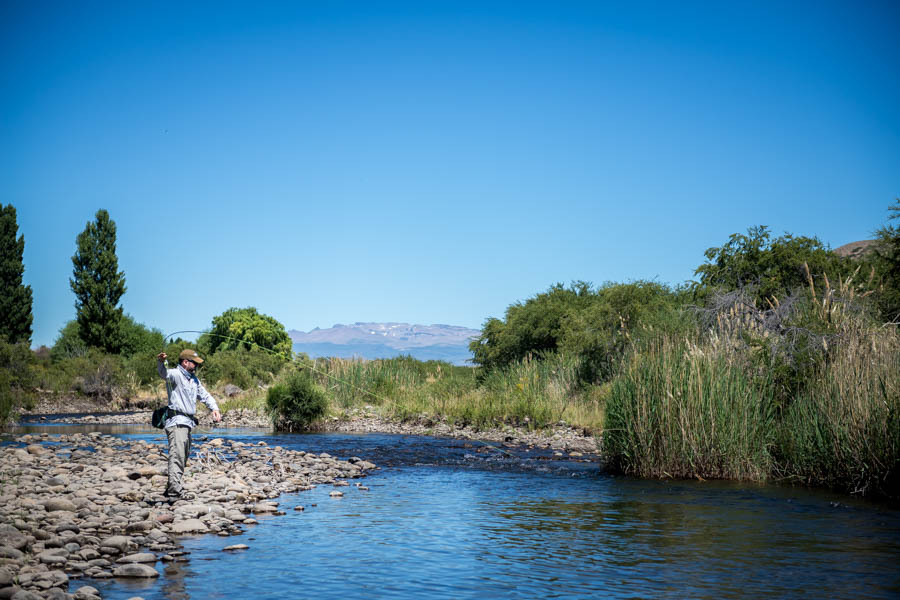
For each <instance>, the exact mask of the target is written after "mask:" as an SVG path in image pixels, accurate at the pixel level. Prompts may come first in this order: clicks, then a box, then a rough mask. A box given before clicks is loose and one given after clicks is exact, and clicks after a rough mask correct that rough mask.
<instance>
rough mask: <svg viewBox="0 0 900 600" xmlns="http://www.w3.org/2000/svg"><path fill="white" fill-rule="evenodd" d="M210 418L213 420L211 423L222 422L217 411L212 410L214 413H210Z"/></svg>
mask: <svg viewBox="0 0 900 600" xmlns="http://www.w3.org/2000/svg"><path fill="white" fill-rule="evenodd" d="M212 418H213V421H215V422H216V423H218V422H219V421H221V420H222V415H220V414H219V411H217V410H214V411H212Z"/></svg>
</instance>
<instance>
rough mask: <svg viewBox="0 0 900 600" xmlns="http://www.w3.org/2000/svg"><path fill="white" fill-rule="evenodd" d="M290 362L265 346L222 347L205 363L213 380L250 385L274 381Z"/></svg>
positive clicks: (208, 374)
mask: <svg viewBox="0 0 900 600" xmlns="http://www.w3.org/2000/svg"><path fill="white" fill-rule="evenodd" d="M287 363H288V361H287V360H285V359H284V358H282V357H281V356H278V355H275V354H272V353H271V352H266V351H264V350H259V349H255V348H254V349H253V350H244V349H239V350H222V349H220V350H219V351H218V352H216V353H215V354H212V355H210V356H209V357H208V358H207V359H206V361H205V362H204V363H203V368H202V372H203V377H204V379H205V380H206V381H208V382H209V383H210V384H213V383H232V384H234V385H236V386H238V387H240V388H243V389H245V390H246V389H249V388H251V387H256V386H257V385H258V384H260V383H269V382H271V381H273V380H274V379H275V378H276V377H277V376H278V374H279V373H280V372H281V370H282V369H283V368H284V366H285V365H286V364H287Z"/></svg>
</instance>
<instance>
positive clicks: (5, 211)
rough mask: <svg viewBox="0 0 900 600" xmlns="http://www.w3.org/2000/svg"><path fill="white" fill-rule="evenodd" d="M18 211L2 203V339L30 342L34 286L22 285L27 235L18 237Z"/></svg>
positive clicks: (0, 326)
mask: <svg viewBox="0 0 900 600" xmlns="http://www.w3.org/2000/svg"><path fill="white" fill-rule="evenodd" d="M18 231H19V226H18V224H17V223H16V209H15V207H14V206H13V205H11V204H10V205H9V206H3V205H2V204H0V337H6V339H7V341H9V342H11V343H13V344H15V343H17V342H25V343H26V344H30V343H31V322H32V319H33V315H32V314H31V302H32V296H31V286H30V285H23V284H22V275H23V274H24V272H25V264H24V263H23V262H22V254H23V253H24V251H25V236H22V235H20V236H19V237H18V239H17V238H16V234H17V233H18Z"/></svg>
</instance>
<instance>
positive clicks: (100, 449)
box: [0, 432, 377, 600]
mask: <svg viewBox="0 0 900 600" xmlns="http://www.w3.org/2000/svg"><path fill="white" fill-rule="evenodd" d="M3 437H4V438H10V437H11V438H12V442H13V443H12V444H5V445H3V446H2V447H0V598H12V597H13V596H14V595H15V596H16V597H22V598H54V599H57V598H64V599H66V600H93V599H95V598H99V597H100V593H99V592H98V591H97V589H96V588H94V587H93V586H90V585H89V583H88V584H87V585H84V586H81V587H79V589H78V590H76V591H75V593H67V591H66V590H68V588H69V584H70V582H71V581H72V580H87V581H90V580H91V579H94V580H97V579H108V578H112V577H115V578H131V579H148V578H156V577H159V575H160V572H159V571H158V570H157V569H156V565H157V564H158V563H162V564H165V563H168V562H186V561H188V560H189V557H188V556H187V554H186V553H185V552H183V551H182V550H181V545H180V544H179V542H178V539H179V537H180V536H182V535H197V534H216V535H218V536H222V537H229V536H240V535H242V534H243V533H244V532H245V531H246V529H247V527H252V526H253V525H255V524H256V523H257V520H256V519H255V518H253V517H254V516H258V515H263V514H265V515H275V516H283V515H285V514H286V513H285V512H284V511H281V510H279V509H278V504H279V503H278V501H277V500H275V499H277V498H279V497H280V496H282V495H283V494H288V493H296V492H302V491H307V490H311V489H313V488H314V487H316V486H318V485H331V486H334V488H335V490H334V491H332V492H330V494H329V495H330V496H332V497H340V496H342V495H343V494H344V492H341V491H338V490H339V489H341V488H345V487H346V488H349V489H353V488H350V483H349V482H348V481H347V480H349V479H356V478H360V477H365V476H366V474H367V472H368V471H370V470H372V469H376V468H377V467H376V466H375V465H374V464H372V463H370V462H368V461H365V460H362V459H360V458H357V457H351V458H350V459H347V460H340V459H337V458H334V457H332V456H330V455H328V454H327V453H324V452H323V453H321V454H318V455H317V454H315V453H307V452H305V451H302V450H286V449H284V448H282V447H280V446H275V447H270V446H268V445H267V444H266V442H264V441H260V442H258V443H257V444H255V445H251V444H248V443H243V442H237V441H230V440H227V439H224V438H222V437H215V438H212V439H209V440H207V441H205V442H203V443H201V444H197V445H196V446H195V448H194V451H195V455H194V457H193V458H192V459H191V460H190V461H189V463H188V467H187V469H186V472H185V489H186V491H188V492H190V493H192V494H193V495H194V498H192V499H190V500H182V499H179V500H177V501H175V502H170V501H168V500H167V499H165V498H164V497H163V496H162V492H163V489H164V487H165V484H166V479H167V477H166V473H167V459H166V454H165V452H164V449H163V447H162V445H160V444H154V443H150V442H146V441H129V440H124V439H121V438H119V437H116V436H114V435H108V434H101V433H98V432H93V433H75V434H50V433H40V434H21V435H13V434H8V433H4V434H3ZM4 441H6V439H5V440H4ZM355 489H356V490H359V491H360V493H361V492H362V491H365V490H366V489H367V488H366V487H365V486H362V485H361V484H356V486H355ZM295 510H297V509H295ZM300 510H302V506H301V507H300ZM248 549H249V546H247V545H246V544H233V545H230V546H228V547H226V548H225V549H224V550H223V551H229V552H231V551H244V550H248Z"/></svg>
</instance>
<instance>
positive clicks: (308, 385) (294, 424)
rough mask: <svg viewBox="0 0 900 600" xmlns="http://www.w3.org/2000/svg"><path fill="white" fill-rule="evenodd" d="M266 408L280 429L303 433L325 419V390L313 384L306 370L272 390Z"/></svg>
mask: <svg viewBox="0 0 900 600" xmlns="http://www.w3.org/2000/svg"><path fill="white" fill-rule="evenodd" d="M266 406H267V407H268V409H269V412H270V414H271V415H272V417H273V421H274V422H275V425H276V427H277V428H278V429H287V430H289V431H293V430H294V429H302V428H305V427H307V426H309V424H310V423H312V422H313V421H315V420H316V419H319V418H321V417H323V416H324V415H325V411H326V410H327V409H328V402H327V400H326V399H325V390H323V389H322V388H321V387H320V386H319V385H317V384H316V383H315V382H313V380H312V378H311V377H310V375H309V372H308V371H306V370H303V371H296V372H294V373H291V374H290V375H288V376H287V377H286V378H285V379H284V381H282V382H279V383H277V384H275V385H273V386H272V387H271V388H269V391H268V394H267V395H266Z"/></svg>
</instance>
